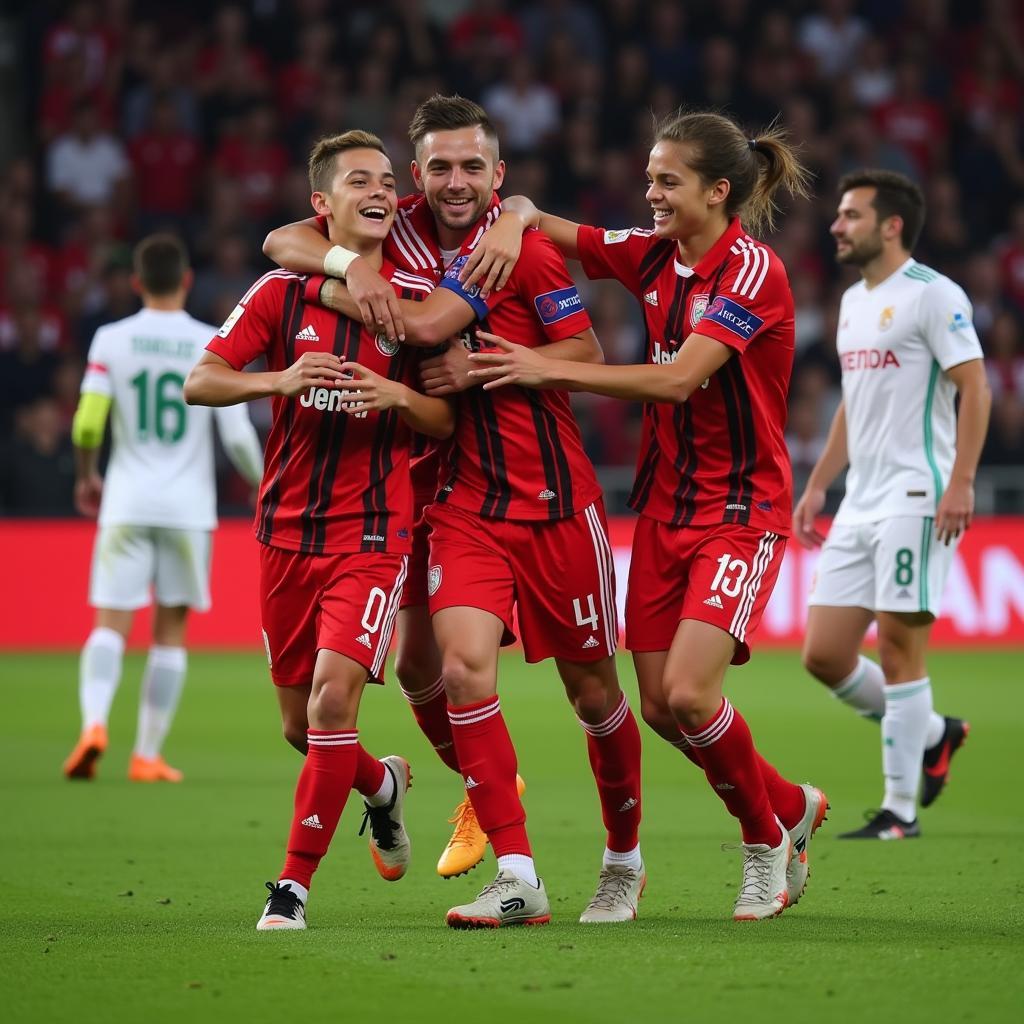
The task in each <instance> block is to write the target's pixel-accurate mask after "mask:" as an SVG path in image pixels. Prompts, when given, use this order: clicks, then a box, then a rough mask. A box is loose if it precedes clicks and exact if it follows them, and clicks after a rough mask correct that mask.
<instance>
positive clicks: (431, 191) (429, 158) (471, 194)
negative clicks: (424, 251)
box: [412, 127, 505, 234]
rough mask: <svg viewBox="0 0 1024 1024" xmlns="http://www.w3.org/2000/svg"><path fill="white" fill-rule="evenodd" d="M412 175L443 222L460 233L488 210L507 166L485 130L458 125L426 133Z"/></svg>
mask: <svg viewBox="0 0 1024 1024" xmlns="http://www.w3.org/2000/svg"><path fill="white" fill-rule="evenodd" d="M412 176H413V180H414V181H415V182H416V187H417V188H418V189H419V190H420V191H421V192H423V194H424V196H425V197H426V200H427V205H428V206H429V207H430V210H431V212H432V213H433V214H434V216H435V217H436V218H437V220H438V222H439V224H440V225H441V226H442V227H443V228H445V229H447V231H448V232H449V233H453V234H458V233H460V232H465V231H468V230H469V228H470V227H472V226H473V224H475V223H476V222H477V221H478V220H479V219H480V218H481V217H482V216H483V215H484V213H485V212H486V211H487V207H488V205H489V204H490V201H491V194H492V193H493V192H494V191H495V190H496V189H498V188H500V187H501V183H502V181H503V180H504V178H505V164H504V162H503V161H501V160H498V159H497V147H496V146H495V144H494V142H493V141H492V140H491V139H489V138H488V137H487V135H486V133H485V132H484V130H483V129H482V128H480V127H474V128H456V129H453V130H451V131H436V132H429V133H428V134H426V135H425V136H423V138H422V139H421V140H420V142H419V144H418V145H417V146H416V159H415V160H414V161H413V165H412Z"/></svg>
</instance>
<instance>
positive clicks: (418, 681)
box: [395, 648, 437, 693]
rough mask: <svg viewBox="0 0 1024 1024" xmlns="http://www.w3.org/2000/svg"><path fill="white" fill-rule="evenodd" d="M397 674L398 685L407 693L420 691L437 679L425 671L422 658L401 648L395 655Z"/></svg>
mask: <svg viewBox="0 0 1024 1024" xmlns="http://www.w3.org/2000/svg"><path fill="white" fill-rule="evenodd" d="M395 675H396V676H397V677H398V685H399V686H401V687H402V689H403V690H404V691H405V692H406V693H419V692H420V691H421V690H425V689H426V688H427V687H428V686H430V684H431V683H434V682H436V681H437V679H436V677H434V678H429V675H430V674H429V673H427V672H426V671H424V665H423V659H422V658H415V657H413V656H412V655H410V654H409V652H407V651H405V650H402V649H401V648H400V649H399V650H398V652H397V653H396V655H395Z"/></svg>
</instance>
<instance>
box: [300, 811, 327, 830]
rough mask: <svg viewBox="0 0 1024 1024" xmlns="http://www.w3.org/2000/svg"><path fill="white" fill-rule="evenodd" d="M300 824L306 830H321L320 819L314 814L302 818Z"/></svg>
mask: <svg viewBox="0 0 1024 1024" xmlns="http://www.w3.org/2000/svg"><path fill="white" fill-rule="evenodd" d="M302 824H303V825H305V826H306V828H323V825H321V824H320V818H319V816H318V815H316V814H311V815H310V816H309V817H308V818H303V819H302Z"/></svg>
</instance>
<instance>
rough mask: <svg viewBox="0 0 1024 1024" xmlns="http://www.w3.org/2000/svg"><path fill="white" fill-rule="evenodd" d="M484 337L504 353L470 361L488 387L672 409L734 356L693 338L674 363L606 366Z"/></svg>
mask: <svg viewBox="0 0 1024 1024" xmlns="http://www.w3.org/2000/svg"><path fill="white" fill-rule="evenodd" d="M479 337H480V339H481V341H484V342H485V343H486V344H488V345H492V346H494V347H495V348H499V349H501V352H477V353H474V354H473V355H472V356H470V359H471V360H472V361H473V362H474V363H477V364H480V369H478V370H474V371H473V374H474V376H477V377H480V378H482V379H485V380H487V383H486V384H485V385H484V387H485V388H488V389H490V388H497V387H502V386H504V385H506V384H518V385H519V386H520V387H528V388H557V389H560V390H565V391H589V392H591V393H592V394H595V395H607V396H608V397H609V398H622V399H626V400H629V399H632V400H634V401H638V402H665V403H670V404H673V405H678V404H681V403H682V402H685V401H686V400H687V399H688V398H689V397H690V395H692V394H693V393H694V391H696V390H697V388H699V387H700V386H701V385H702V384H703V383H704V381H706V380H707V379H708V378H709V377H711V376H712V375H713V374H715V373H716V372H717V371H718V370H719V369H720V368H721V367H722V366H724V365H725V363H726V361H727V360H728V358H729V357H730V355H732V350H731V349H730V348H729V347H728V346H727V345H723V344H722V343H721V342H719V341H716V340H715V339H714V338H709V337H707V336H706V335H703V334H691V335H689V336H688V337H687V339H686V341H684V342H683V345H682V347H681V348H680V349H679V355H678V356H677V357H676V361H675V362H674V363H669V364H666V365H660V364H659V365H654V364H652V365H650V366H647V365H633V366H607V365H601V364H597V363H580V362H569V361H568V360H566V359H564V358H551V355H550V353H549V354H548V355H547V356H544V355H538V352H539V351H540V350H539V349H538V350H531V349H528V348H524V347H523V346H522V345H513V344H512V343H511V342H509V341H506V340H505V339H504V338H499V337H498V336H497V335H495V334H487V333H485V332H483V331H480V332H479ZM559 344H561V342H559ZM549 347H551V346H549Z"/></svg>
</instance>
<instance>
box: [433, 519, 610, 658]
mask: <svg viewBox="0 0 1024 1024" xmlns="http://www.w3.org/2000/svg"><path fill="white" fill-rule="evenodd" d="M426 515H427V521H428V522H429V523H430V526H431V534H430V570H429V585H428V588H427V589H428V592H429V599H430V614H431V615H435V614H436V613H437V612H439V611H441V610H442V609H443V608H454V607H458V606H460V605H466V606H468V607H471V608H481V609H483V610H484V611H487V612H490V613H491V614H492V615H496V616H497V617H498V618H499V619H501V621H502V622H503V623H504V624H505V638H504V640H503V641H502V643H503V644H507V643H512V642H513V640H514V639H515V634H514V633H513V632H512V608H513V605H515V608H516V612H517V615H518V620H519V631H520V633H521V634H522V639H523V651H524V653H525V655H526V660H527V661H530V662H535V661H543V660H544V659H545V658H562V659H564V660H565V661H572V662H580V663H582V662H592V661H598V660H600V659H601V658H605V657H607V656H608V655H609V654H614V653H615V645H616V638H617V635H618V622H617V616H616V611H615V569H614V564H613V561H612V549H611V545H610V544H609V543H608V528H607V524H606V522H605V517H604V506H603V504H602V503H601V502H600V501H596V502H594V504H593V505H591V506H590V507H589V508H587V509H585V510H584V511H583V512H580V513H579V514H578V515H575V516H570V517H569V518H568V519H544V520H530V521H522V520H517V521H514V522H513V521H510V520H503V519H485V518H483V517H482V516H477V515H474V514H473V513H472V512H467V511H465V510H464V509H460V508H452V507H451V506H448V505H437V504H435V505H432V506H431V507H430V508H428V509H427V513H426Z"/></svg>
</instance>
